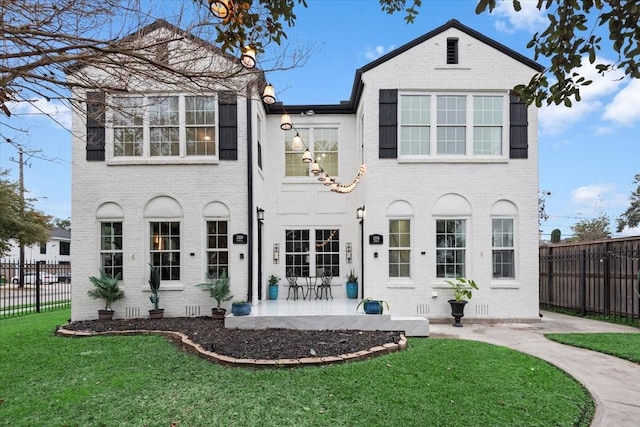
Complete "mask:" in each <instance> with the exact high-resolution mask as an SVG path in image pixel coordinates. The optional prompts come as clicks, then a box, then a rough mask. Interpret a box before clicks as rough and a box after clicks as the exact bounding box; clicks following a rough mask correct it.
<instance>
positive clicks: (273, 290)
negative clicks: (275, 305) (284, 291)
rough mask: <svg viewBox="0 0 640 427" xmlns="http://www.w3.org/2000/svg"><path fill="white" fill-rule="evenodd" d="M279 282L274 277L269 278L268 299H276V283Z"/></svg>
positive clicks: (278, 279) (276, 277)
mask: <svg viewBox="0 0 640 427" xmlns="http://www.w3.org/2000/svg"><path fill="white" fill-rule="evenodd" d="M279 282H280V278H279V277H278V276H276V275H273V274H272V275H271V276H269V279H268V283H269V299H271V300H274V299H278V283H279Z"/></svg>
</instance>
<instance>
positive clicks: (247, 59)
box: [240, 46, 256, 70]
mask: <svg viewBox="0 0 640 427" xmlns="http://www.w3.org/2000/svg"><path fill="white" fill-rule="evenodd" d="M240 62H241V63H242V66H243V67H244V68H246V69H247V70H251V69H253V68H255V67H256V50H255V49H254V48H252V47H251V46H245V47H243V48H242V55H241V56H240Z"/></svg>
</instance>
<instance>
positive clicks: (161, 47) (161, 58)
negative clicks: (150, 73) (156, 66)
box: [155, 39, 169, 63]
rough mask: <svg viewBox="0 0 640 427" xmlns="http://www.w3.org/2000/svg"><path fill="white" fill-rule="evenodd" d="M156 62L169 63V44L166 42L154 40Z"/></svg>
mask: <svg viewBox="0 0 640 427" xmlns="http://www.w3.org/2000/svg"><path fill="white" fill-rule="evenodd" d="M155 49H156V61H158V62H164V63H167V62H168V61H169V42H168V41H167V40H161V39H157V40H156V46H155Z"/></svg>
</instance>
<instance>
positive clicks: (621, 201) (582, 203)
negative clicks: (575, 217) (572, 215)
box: [571, 183, 629, 220]
mask: <svg viewBox="0 0 640 427" xmlns="http://www.w3.org/2000/svg"><path fill="white" fill-rule="evenodd" d="M571 205H572V206H573V208H574V209H575V210H576V212H577V213H578V214H579V215H580V216H583V217H596V216H599V215H601V214H602V213H605V214H607V215H608V216H609V218H610V219H611V220H613V219H614V218H613V216H612V212H613V211H619V209H620V208H624V207H626V206H628V205H629V198H628V197H627V196H626V195H624V194H621V193H617V192H616V188H615V186H614V185H612V184H602V183H599V184H592V185H587V186H584V187H579V188H576V189H575V190H573V191H572V192H571Z"/></svg>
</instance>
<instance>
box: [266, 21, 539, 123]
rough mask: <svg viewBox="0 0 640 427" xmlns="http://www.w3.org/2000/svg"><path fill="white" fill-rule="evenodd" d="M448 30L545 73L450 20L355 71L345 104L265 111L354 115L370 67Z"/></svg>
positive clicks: (520, 56)
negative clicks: (461, 34)
mask: <svg viewBox="0 0 640 427" xmlns="http://www.w3.org/2000/svg"><path fill="white" fill-rule="evenodd" d="M450 28H455V29H457V30H460V31H462V32H463V33H466V34H468V35H470V36H471V37H473V38H475V39H478V40H480V41H481V42H482V43H484V44H486V45H488V46H491V47H493V48H494V49H496V50H498V51H500V52H502V53H504V54H505V55H507V56H510V57H511V58H513V59H515V60H516V61H519V62H521V63H523V64H524V65H526V66H528V67H530V68H532V69H534V70H535V71H537V72H541V71H543V70H544V67H543V66H542V65H540V64H538V63H537V62H535V61H533V60H532V59H529V58H527V57H526V56H524V55H522V54H520V53H518V52H516V51H515V50H513V49H510V48H508V47H507V46H505V45H503V44H501V43H498V42H497V41H495V40H493V39H491V38H489V37H487V36H485V35H483V34H482V33H479V32H478V31H476V30H473V29H471V28H469V27H467V26H466V25H463V24H461V23H460V21H458V20H457V19H451V20H450V21H448V22H447V23H446V24H444V25H441V26H440V27H438V28H436V29H434V30H432V31H429V32H428V33H426V34H424V35H422V36H420V37H418V38H417V39H414V40H411V41H410V42H409V43H406V44H404V45H402V46H400V47H399V48H397V49H395V50H393V51H391V52H389V53H387V54H386V55H383V56H381V57H380V58H378V59H376V60H375V61H372V62H370V63H368V64H366V65H365V66H363V67H361V68H358V69H357V70H356V75H355V78H354V81H353V88H352V89H351V98H350V99H349V100H348V101H341V102H340V104H335V105H312V104H308V105H287V106H284V105H283V104H282V103H276V104H273V105H271V106H269V107H268V108H267V112H269V113H282V112H283V111H284V110H285V108H286V111H287V112H289V113H294V114H295V113H302V112H305V111H308V110H313V111H314V112H317V113H322V114H345V113H354V112H355V109H356V106H357V105H358V101H359V99H360V96H361V95H362V89H363V86H364V84H363V82H362V74H363V73H365V72H367V71H369V70H372V69H373V68H375V67H377V66H378V65H381V64H383V63H385V62H387V61H389V60H391V59H393V58H395V57H396V56H398V55H401V54H403V53H405V52H406V51H408V50H409V49H412V48H414V47H415V46H418V45H420V44H421V43H424V42H425V41H427V40H429V39H430V38H433V37H435V36H437V35H438V34H440V33H442V32H444V31H446V30H448V29H450Z"/></svg>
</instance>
